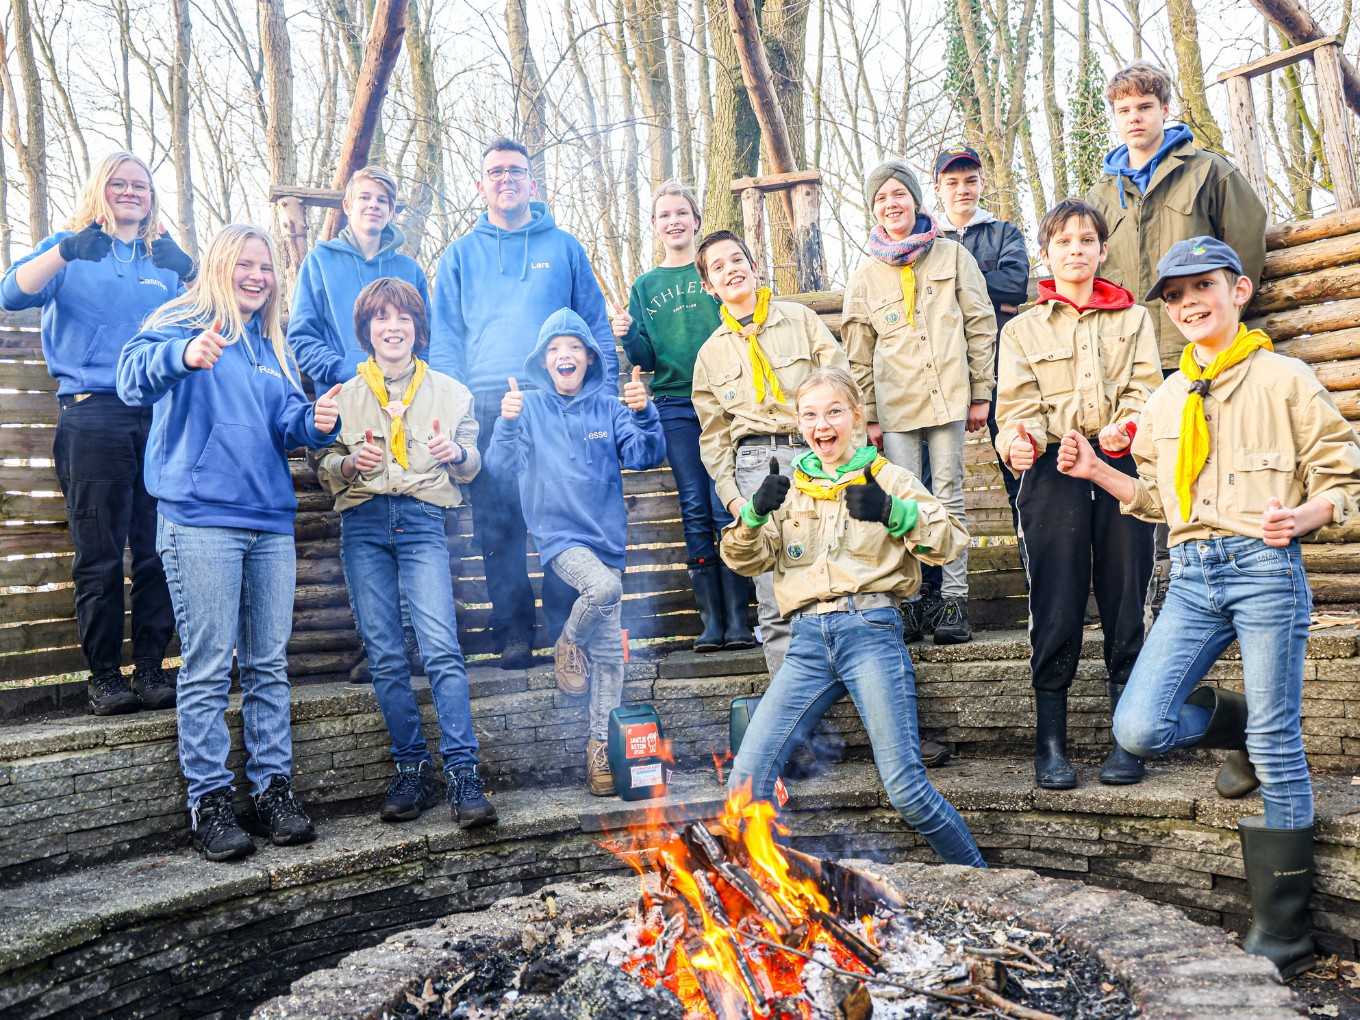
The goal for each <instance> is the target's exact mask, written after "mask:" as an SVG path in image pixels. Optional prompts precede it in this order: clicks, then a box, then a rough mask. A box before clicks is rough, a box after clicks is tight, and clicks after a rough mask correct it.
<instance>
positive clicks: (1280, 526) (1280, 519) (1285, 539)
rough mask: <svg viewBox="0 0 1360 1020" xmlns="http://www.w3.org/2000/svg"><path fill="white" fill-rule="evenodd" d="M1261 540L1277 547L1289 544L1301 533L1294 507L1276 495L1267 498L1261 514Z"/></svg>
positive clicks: (1280, 547)
mask: <svg viewBox="0 0 1360 1020" xmlns="http://www.w3.org/2000/svg"><path fill="white" fill-rule="evenodd" d="M1261 532H1262V534H1261V540H1262V541H1264V542H1265V544H1266V545H1273V546H1275V548H1277V549H1282V548H1284V547H1285V546H1287V545H1288V544H1289V542H1290V539H1292V538H1293V537H1294V536H1295V535H1296V534H1298V533H1299V530H1298V528H1297V527H1296V521H1295V518H1294V508H1293V507H1287V506H1285V505H1284V504H1283V503H1281V502H1280V501H1279V500H1278V499H1276V498H1275V497H1274V496H1271V497H1270V498H1269V499H1268V500H1266V507H1265V511H1264V512H1263V513H1262V514H1261Z"/></svg>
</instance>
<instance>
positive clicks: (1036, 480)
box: [1016, 443, 1152, 692]
mask: <svg viewBox="0 0 1360 1020" xmlns="http://www.w3.org/2000/svg"><path fill="white" fill-rule="evenodd" d="M1093 445H1094V444H1093ZM1096 455H1097V456H1098V457H1100V458H1101V459H1102V460H1104V461H1105V462H1106V463H1107V464H1110V465H1112V466H1113V467H1114V468H1115V469H1116V470H1118V471H1122V472H1123V473H1124V474H1127V475H1132V474H1134V473H1135V467H1134V462H1133V457H1132V456H1126V457H1115V458H1112V457H1109V456H1106V454H1104V453H1103V452H1101V451H1100V449H1099V447H1097V448H1096ZM1016 506H1017V509H1018V511H1019V514H1020V558H1021V562H1022V563H1023V564H1024V567H1025V574H1026V576H1027V577H1028V579H1029V638H1030V647H1031V649H1032V651H1031V653H1030V660H1029V661H1030V670H1031V672H1032V673H1033V682H1034V689H1035V690H1037V691H1054V692H1056V691H1066V690H1067V689H1068V688H1069V687H1071V686H1072V679H1073V678H1074V677H1075V676H1076V675H1077V663H1078V661H1079V660H1080V659H1081V637H1082V622H1083V618H1084V616H1085V612H1086V596H1087V593H1088V592H1090V591H1092V590H1093V589H1094V591H1095V596H1096V605H1097V606H1098V607H1099V608H1100V622H1101V626H1102V628H1103V629H1104V632H1105V667H1106V669H1108V670H1109V675H1110V682H1111V683H1115V684H1124V683H1127V682H1128V678H1129V673H1130V672H1131V671H1132V670H1133V663H1134V660H1135V659H1137V658H1138V653H1139V651H1141V650H1142V647H1143V596H1144V594H1145V592H1146V590H1147V584H1148V577H1149V575H1150V574H1151V573H1152V525H1151V524H1147V523H1145V522H1143V521H1140V520H1138V519H1137V518H1136V517H1130V516H1128V515H1126V514H1121V513H1120V512H1119V501H1118V500H1117V499H1115V498H1114V497H1113V496H1111V495H1110V494H1109V493H1107V492H1105V490H1103V489H1101V488H1100V487H1099V486H1098V485H1095V484H1093V483H1091V482H1088V481H1086V480H1084V479H1081V478H1070V477H1068V476H1067V475H1064V474H1062V473H1061V472H1059V471H1058V450H1057V444H1055V443H1050V445H1049V447H1048V449H1047V450H1046V451H1045V452H1044V455H1043V456H1042V457H1040V458H1039V459H1038V460H1037V461H1036V462H1035V464H1034V466H1033V467H1032V468H1030V469H1029V470H1028V471H1026V472H1024V473H1023V474H1022V475H1021V478H1020V492H1019V495H1018V496H1017V497H1016Z"/></svg>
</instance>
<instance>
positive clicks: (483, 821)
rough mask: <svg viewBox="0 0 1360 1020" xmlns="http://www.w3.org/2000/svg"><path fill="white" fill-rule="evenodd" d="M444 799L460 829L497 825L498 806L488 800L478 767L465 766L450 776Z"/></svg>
mask: <svg viewBox="0 0 1360 1020" xmlns="http://www.w3.org/2000/svg"><path fill="white" fill-rule="evenodd" d="M444 799H445V800H447V801H448V802H449V809H450V810H451V811H452V812H453V817H454V820H455V821H456V822H457V823H458V828H460V829H476V828H480V827H481V826H483V825H495V824H496V806H495V805H494V804H492V803H491V801H489V800H487V799H486V784H485V783H483V782H482V777H481V776H479V775H477V768H476V766H473V765H465V766H463V767H462V768H460V769H456V770H454V771H453V772H452V773H450V774H449V785H448V789H447V790H445V791H444Z"/></svg>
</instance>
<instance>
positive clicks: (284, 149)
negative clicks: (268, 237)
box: [256, 0, 307, 297]
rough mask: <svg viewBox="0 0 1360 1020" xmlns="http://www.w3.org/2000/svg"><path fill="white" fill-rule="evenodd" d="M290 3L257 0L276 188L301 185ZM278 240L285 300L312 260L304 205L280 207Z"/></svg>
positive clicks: (293, 202)
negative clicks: (304, 263) (295, 142)
mask: <svg viewBox="0 0 1360 1020" xmlns="http://www.w3.org/2000/svg"><path fill="white" fill-rule="evenodd" d="M283 4H284V0H257V8H256V11H257V15H258V18H259V30H260V50H261V56H262V58H263V64H264V88H265V99H264V110H265V136H264V138H265V159H266V160H267V161H268V165H269V180H270V182H271V183H273V184H298V183H301V182H299V181H298V179H297V150H296V149H295V148H294V146H293V54H292V46H291V44H290V43H289V41H288V22H287V20H286V19H285V16H284V9H283ZM272 212H273V232H274V241H275V244H276V246H277V247H278V252H279V261H280V262H281V263H282V266H283V273H282V276H283V295H284V296H285V297H286V296H290V295H291V294H292V292H293V284H294V283H295V282H296V281H297V274H298V270H299V269H301V268H302V260H303V259H304V258H306V257H307V216H306V213H305V211H304V210H303V206H302V201H301V200H300V199H296V198H292V199H285V200H283V201H280V202H275V203H274V209H273V211H272Z"/></svg>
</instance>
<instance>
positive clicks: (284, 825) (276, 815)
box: [255, 775, 316, 846]
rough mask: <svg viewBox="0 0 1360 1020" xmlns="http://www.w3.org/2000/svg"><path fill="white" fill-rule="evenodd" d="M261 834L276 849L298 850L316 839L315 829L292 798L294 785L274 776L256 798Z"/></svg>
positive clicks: (286, 778) (256, 815)
mask: <svg viewBox="0 0 1360 1020" xmlns="http://www.w3.org/2000/svg"><path fill="white" fill-rule="evenodd" d="M255 818H256V820H257V822H258V825H259V828H258V834H259V835H261V836H265V835H267V836H268V837H269V841H270V842H271V843H273V844H274V845H275V846H296V845H297V844H299V843H310V842H311V841H312V840H314V839H316V828H315V827H314V826H313V825H312V820H311V819H310V818H308V817H307V815H306V814H305V813H304V812H303V810H302V808H300V807H299V806H298V802H297V801H296V800H295V799H294V798H293V781H292V780H291V779H289V778H288V777H287V776H283V775H278V776H271V777H270V779H269V786H267V787H266V788H265V791H264V792H263V793H259V794H256V795H255Z"/></svg>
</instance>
